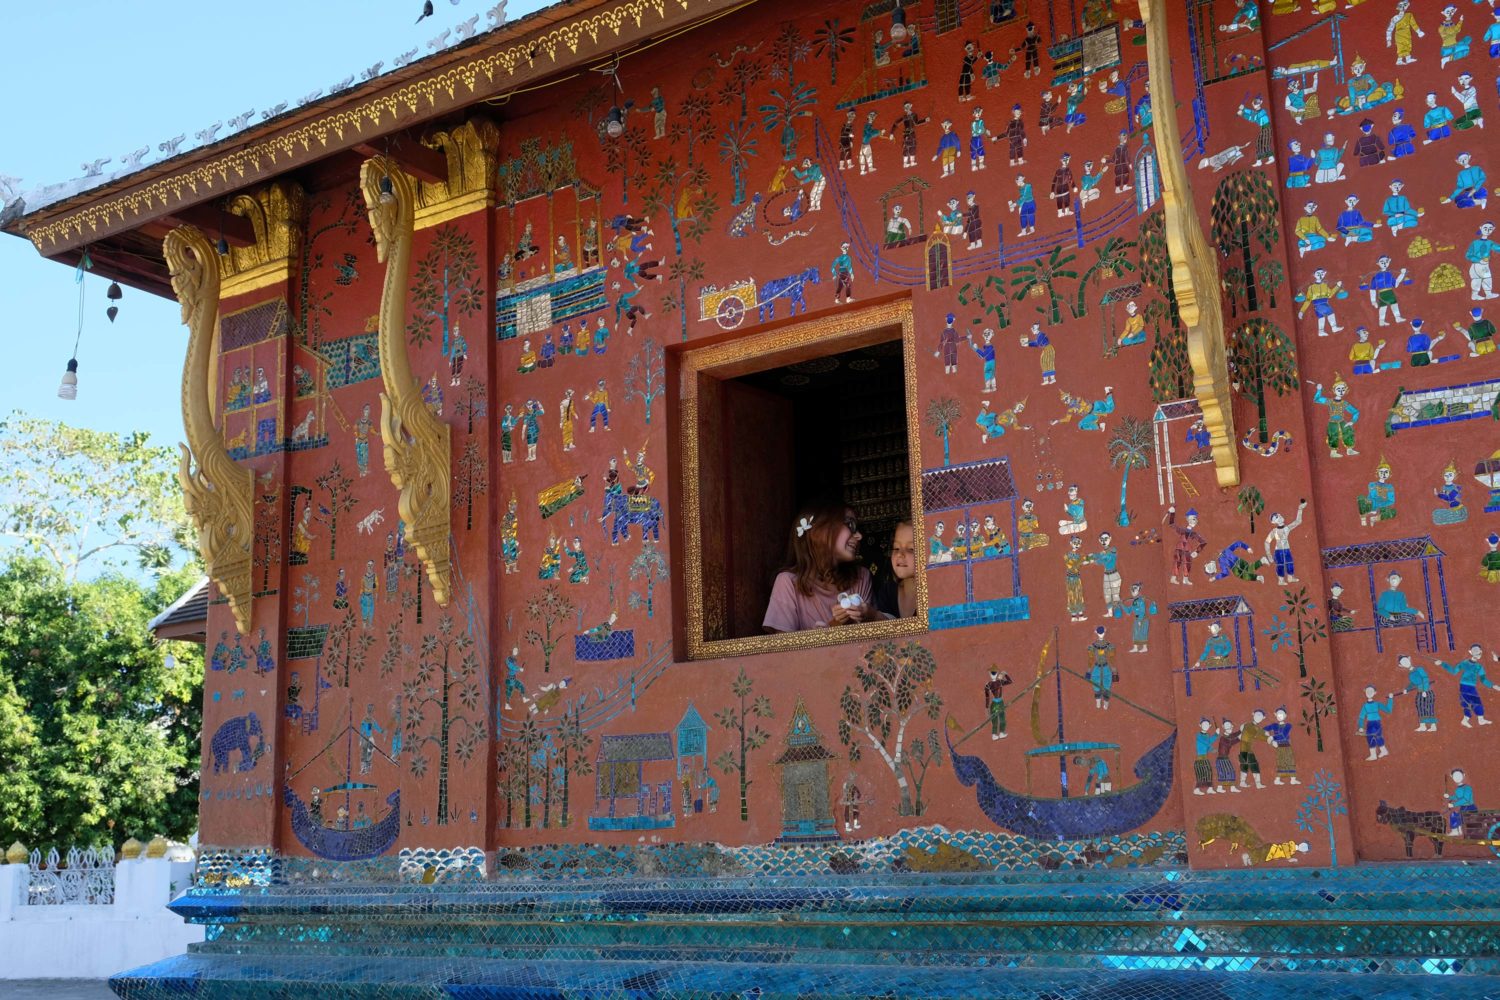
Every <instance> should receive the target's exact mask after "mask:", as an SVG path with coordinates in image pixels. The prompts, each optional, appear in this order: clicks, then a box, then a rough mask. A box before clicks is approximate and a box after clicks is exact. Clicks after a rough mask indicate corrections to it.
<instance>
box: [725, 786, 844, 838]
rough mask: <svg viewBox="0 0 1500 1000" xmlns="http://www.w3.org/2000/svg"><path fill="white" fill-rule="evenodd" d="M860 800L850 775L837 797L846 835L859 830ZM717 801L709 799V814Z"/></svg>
mask: <svg viewBox="0 0 1500 1000" xmlns="http://www.w3.org/2000/svg"><path fill="white" fill-rule="evenodd" d="M709 780H710V781H712V780H713V776H712V775H710V776H709ZM714 792H715V793H717V792H718V785H717V783H716V784H715V785H714ZM860 798H861V794H860V790H859V782H857V781H856V780H855V779H854V775H853V774H852V773H851V774H849V775H848V776H847V777H845V778H844V787H843V790H842V792H841V793H840V795H839V804H840V805H841V806H843V808H844V832H845V833H848V832H850V831H851V830H858V829H859V805H860ZM718 800H719V798H718V795H717V794H715V795H714V796H713V797H712V798H711V799H710V803H711V805H710V808H709V811H710V812H714V811H715V809H716V807H717V804H718Z"/></svg>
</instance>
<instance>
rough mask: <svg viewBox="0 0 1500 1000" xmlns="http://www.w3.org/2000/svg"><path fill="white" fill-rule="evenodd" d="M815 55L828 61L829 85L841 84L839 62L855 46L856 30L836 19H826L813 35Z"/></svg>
mask: <svg viewBox="0 0 1500 1000" xmlns="http://www.w3.org/2000/svg"><path fill="white" fill-rule="evenodd" d="M812 44H813V55H815V56H817V57H818V58H820V59H827V60H828V75H829V81H828V82H829V83H831V84H833V85H835V86H837V85H838V82H839V60H840V59H841V58H843V55H844V53H845V52H846V51H847V50H848V49H849V47H850V46H851V45H853V44H854V29H853V28H846V27H844V26H843V23H842V22H841V21H840V20H839V19H838V18H836V17H830V18H825V19H824V21H823V23H822V24H820V25H818V27H817V28H815V29H814V30H813V33H812Z"/></svg>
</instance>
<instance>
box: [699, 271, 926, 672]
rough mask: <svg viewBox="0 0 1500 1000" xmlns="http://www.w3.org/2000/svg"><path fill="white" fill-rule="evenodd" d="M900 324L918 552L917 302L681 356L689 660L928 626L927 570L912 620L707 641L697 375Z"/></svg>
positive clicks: (885, 635)
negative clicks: (915, 309)
mask: <svg viewBox="0 0 1500 1000" xmlns="http://www.w3.org/2000/svg"><path fill="white" fill-rule="evenodd" d="M893 327H894V328H899V329H900V331H901V345H902V347H901V350H902V360H903V362H904V365H905V368H904V382H905V392H906V403H907V421H906V440H907V450H908V461H907V469H908V474H909V476H910V478H911V517H912V532H913V536H914V538H913V541H914V544H915V546H916V549H917V551H918V553H922V552H926V551H927V539H926V533H927V532H926V524H925V520H924V518H923V516H922V429H921V421H920V420H919V419H917V417H916V415H917V414H918V413H919V412H920V408H919V406H918V396H917V378H916V371H917V339H916V319H915V316H914V314H913V307H912V302H911V299H910V298H908V297H905V296H903V297H902V298H899V299H894V300H889V301H886V302H878V303H874V304H871V305H866V306H862V307H858V308H852V309H847V310H842V311H839V312H837V313H834V314H831V315H824V316H818V317H814V318H812V319H808V320H802V321H799V322H795V323H789V324H787V325H784V326H778V327H776V328H774V329H770V330H765V331H760V332H755V333H750V334H747V335H745V336H743V337H737V338H735V339H734V340H730V341H726V342H724V343H719V344H713V345H709V346H706V347H700V348H694V349H689V350H686V351H683V352H682V354H681V355H680V357H681V361H680V362H679V366H678V372H677V379H678V384H679V385H681V386H683V388H682V391H681V398H680V400H679V406H678V412H679V417H678V427H679V434H680V435H681V441H682V450H681V463H680V464H681V491H682V492H681V499H680V506H681V508H682V510H681V513H680V518H679V523H680V524H681V525H682V540H683V550H684V559H685V560H686V562H685V564H684V565H685V567H686V569H685V573H684V580H683V582H684V592H685V593H684V597H685V603H686V605H687V608H686V614H685V619H686V621H685V625H686V627H685V628H684V629H683V632H684V636H685V642H684V645H685V646H686V648H687V658H688V659H689V660H707V659H717V658H723V657H735V656H748V655H753V654H756V653H776V652H788V651H791V650H797V649H815V648H818V647H822V646H833V645H844V644H846V643H857V642H876V641H879V640H881V639H889V638H894V637H896V636H903V635H916V634H919V633H923V632H926V631H928V618H927V612H928V605H927V574H926V570H925V565H924V567H923V571H922V572H919V573H918V574H917V613H916V614H915V615H914V616H913V617H911V618H903V619H900V620H898V621H884V622H871V623H869V624H865V625H850V626H847V627H845V628H825V629H809V630H807V631H805V632H788V633H783V634H781V635H759V636H744V637H740V638H734V639H712V640H705V639H704V638H703V630H704V608H703V604H704V597H703V594H704V590H703V539H702V538H701V537H700V535H699V531H700V525H701V523H702V521H701V516H702V509H703V508H702V496H701V493H700V491H699V487H698V482H699V478H700V476H701V475H702V467H701V465H700V463H699V460H698V452H699V448H700V446H701V445H700V439H699V426H700V421H699V412H698V389H697V383H698V377H699V376H700V375H714V374H715V372H716V371H718V372H722V375H723V377H725V378H733V377H736V376H738V375H739V374H741V373H742V369H744V370H752V369H746V368H745V365H746V363H747V362H753V361H756V360H758V359H764V360H765V362H766V363H765V364H760V365H757V366H756V367H755V368H754V369H753V370H757V371H758V370H760V369H762V368H767V367H772V366H774V365H775V364H778V363H779V362H778V361H777V360H776V359H777V358H778V356H784V355H786V354H789V353H791V352H793V351H797V350H799V349H805V348H806V347H807V346H808V345H815V344H820V343H823V344H827V345H828V348H829V349H830V350H837V349H839V345H838V343H837V342H838V341H840V340H847V339H852V338H854V337H856V336H858V335H859V334H860V333H864V332H869V331H876V330H881V329H891V328H893Z"/></svg>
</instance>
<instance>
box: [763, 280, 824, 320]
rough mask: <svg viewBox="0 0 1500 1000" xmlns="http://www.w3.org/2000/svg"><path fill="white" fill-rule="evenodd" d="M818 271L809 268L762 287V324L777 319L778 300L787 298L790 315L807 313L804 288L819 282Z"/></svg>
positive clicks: (771, 281) (769, 282)
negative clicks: (803, 293)
mask: <svg viewBox="0 0 1500 1000" xmlns="http://www.w3.org/2000/svg"><path fill="white" fill-rule="evenodd" d="M819 280H820V278H819V274H818V269H817V268H816V267H809V268H808V269H807V270H805V271H799V272H798V273H796V274H789V275H787V276H786V277H785V278H773V279H771V280H770V281H768V282H766V283H765V284H764V285H761V286H760V297H759V301H760V319H761V321H762V322H764V321H765V320H768V319H775V318H776V300H777V299H779V298H786V299H787V300H788V301H789V302H790V303H791V305H790V306H789V307H788V315H791V316H795V315H797V313H799V312H807V299H806V298H804V297H803V295H802V286H803V285H806V284H813V285H816V284H817V283H818V282H819Z"/></svg>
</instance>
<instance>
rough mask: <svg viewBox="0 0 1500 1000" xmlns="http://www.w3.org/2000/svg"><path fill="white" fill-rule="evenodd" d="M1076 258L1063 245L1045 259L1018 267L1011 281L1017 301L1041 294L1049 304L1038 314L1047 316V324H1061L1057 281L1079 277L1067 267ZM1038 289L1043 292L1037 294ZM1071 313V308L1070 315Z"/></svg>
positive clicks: (1039, 309) (1061, 304)
mask: <svg viewBox="0 0 1500 1000" xmlns="http://www.w3.org/2000/svg"><path fill="white" fill-rule="evenodd" d="M1077 256H1078V255H1077V254H1071V253H1070V254H1064V253H1063V252H1062V247H1061V246H1055V247H1053V248H1052V252H1051V253H1049V254H1047V255H1046V256H1045V257H1038V258H1037V259H1036V260H1034V261H1032V262H1031V263H1030V264H1018V265H1016V267H1015V275H1016V276H1015V277H1014V278H1012V279H1010V285H1011V287H1012V288H1014V289H1016V291H1015V292H1014V293H1013V297H1014V298H1015V300H1016V301H1017V302H1019V301H1021V299H1023V298H1025V297H1026V296H1027V295H1029V294H1032V293H1033V292H1036V294H1038V295H1041V294H1045V295H1046V296H1047V303H1048V304H1047V305H1046V306H1045V307H1044V306H1038V307H1037V311H1038V312H1040V313H1042V314H1043V315H1044V316H1046V317H1047V322H1048V323H1052V324H1056V323H1061V322H1062V306H1063V297H1062V294H1061V293H1060V292H1059V291H1058V288H1057V282H1058V281H1059V280H1060V279H1062V278H1077V277H1078V272H1077V271H1074V270H1072V269H1071V268H1069V267H1068V265H1069V264H1071V263H1073V261H1074V259H1076V258H1077ZM1037 289H1040V291H1036V290H1037ZM1071 311H1072V307H1071V306H1070V307H1069V312H1071ZM1074 318H1075V319H1076V318H1077V317H1076V316H1075V317H1074Z"/></svg>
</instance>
